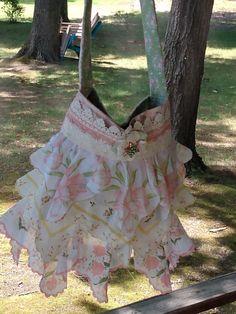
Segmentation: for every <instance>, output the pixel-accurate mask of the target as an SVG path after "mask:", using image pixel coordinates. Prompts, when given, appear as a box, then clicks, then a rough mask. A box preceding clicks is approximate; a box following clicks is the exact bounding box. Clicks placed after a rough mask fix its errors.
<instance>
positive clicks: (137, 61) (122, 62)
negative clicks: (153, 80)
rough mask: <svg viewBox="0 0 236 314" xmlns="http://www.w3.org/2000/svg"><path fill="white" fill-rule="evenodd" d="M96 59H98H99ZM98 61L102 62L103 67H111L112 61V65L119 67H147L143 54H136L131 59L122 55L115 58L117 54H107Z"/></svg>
mask: <svg viewBox="0 0 236 314" xmlns="http://www.w3.org/2000/svg"><path fill="white" fill-rule="evenodd" d="M98 60H99V61H100V59H98ZM94 61H96V60H94ZM107 61H109V62H107ZM100 62H101V64H102V67H105V68H111V63H112V67H114V68H119V69H130V70H131V69H137V70H139V69H145V70H146V69H147V61H146V57H145V56H137V57H133V58H132V59H131V58H122V57H121V58H117V56H115V55H111V54H109V55H106V56H104V57H103V58H102V60H101V61H100Z"/></svg>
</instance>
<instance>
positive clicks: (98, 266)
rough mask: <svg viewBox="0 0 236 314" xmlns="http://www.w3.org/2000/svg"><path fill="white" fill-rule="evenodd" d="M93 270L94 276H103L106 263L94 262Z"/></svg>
mask: <svg viewBox="0 0 236 314" xmlns="http://www.w3.org/2000/svg"><path fill="white" fill-rule="evenodd" d="M91 272H92V274H93V275H94V276H101V275H102V274H103V272H104V265H103V264H102V263H100V262H96V261H95V262H93V264H92V268H91Z"/></svg>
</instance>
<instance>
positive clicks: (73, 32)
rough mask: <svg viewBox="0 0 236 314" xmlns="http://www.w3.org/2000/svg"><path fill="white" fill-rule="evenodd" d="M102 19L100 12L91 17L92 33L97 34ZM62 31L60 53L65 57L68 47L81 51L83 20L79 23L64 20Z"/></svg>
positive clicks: (77, 51)
mask: <svg viewBox="0 0 236 314" xmlns="http://www.w3.org/2000/svg"><path fill="white" fill-rule="evenodd" d="M101 23H102V22H101V19H100V16H99V15H98V13H96V14H95V15H94V17H93V18H92V19H91V33H92V37H94V36H95V34H96V32H97V30H98V28H99V27H100V25H101ZM60 33H61V49H60V54H61V57H62V58H63V57H64V55H65V52H66V50H67V49H72V50H74V51H75V52H76V53H77V54H79V51H80V40H81V36H82V20H80V21H79V22H78V23H70V22H69V23H67V22H62V23H61V27H60Z"/></svg>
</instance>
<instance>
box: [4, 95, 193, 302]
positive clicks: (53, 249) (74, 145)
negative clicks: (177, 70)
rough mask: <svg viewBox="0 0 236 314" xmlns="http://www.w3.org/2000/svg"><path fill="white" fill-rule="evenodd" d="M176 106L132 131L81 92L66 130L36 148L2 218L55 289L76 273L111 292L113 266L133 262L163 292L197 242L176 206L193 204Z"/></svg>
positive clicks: (14, 242) (146, 116)
mask: <svg viewBox="0 0 236 314" xmlns="http://www.w3.org/2000/svg"><path fill="white" fill-rule="evenodd" d="M170 127H171V126H170V114H169V105H168V104H166V105H163V106H160V107H156V108H153V109H150V110H147V111H145V112H143V113H141V114H139V115H138V116H136V117H135V118H134V119H133V120H132V121H131V122H130V125H129V127H128V128H127V129H126V130H124V129H122V128H120V127H119V126H118V125H117V124H116V123H115V122H114V121H112V120H111V119H110V118H108V117H107V116H106V115H104V114H103V113H102V112H101V111H99V110H98V109H97V108H96V107H95V106H94V105H93V104H91V103H90V102H89V101H88V100H87V99H86V98H85V97H84V96H83V95H82V94H80V93H78V94H77V96H76V97H75V99H74V101H73V102H72V104H71V106H70V109H69V110H68V112H67V115H66V117H65V120H64V122H63V125H62V128H61V131H60V132H59V133H57V134H56V135H54V136H53V137H52V138H51V140H50V141H49V143H48V144H47V145H45V146H44V147H43V148H41V149H39V150H37V151H36V152H35V153H33V154H32V155H31V163H32V165H33V166H34V170H32V171H31V172H29V173H27V174H26V175H25V176H24V177H22V178H20V179H19V180H18V181H17V184H16V186H17V189H18V191H19V193H20V195H21V196H22V200H21V201H19V202H18V203H17V204H16V205H15V206H13V207H12V208H10V209H9V210H8V211H7V212H6V213H5V214H3V215H2V216H1V217H0V232H2V233H4V234H5V235H6V236H7V237H8V238H9V239H10V243H11V246H12V255H13V258H14V260H15V261H16V262H17V261H18V259H19V255H20V252H21V249H22V248H25V249H27V251H28V254H29V266H30V268H31V269H32V271H34V272H37V273H38V274H39V275H40V276H41V281H40V289H41V291H42V292H43V293H44V294H45V295H47V296H50V295H53V296H56V295H57V294H58V293H60V292H62V291H63V290H64V289H65V288H66V286H67V273H68V272H69V271H75V272H76V273H78V274H80V275H82V276H84V277H86V278H87V279H88V281H89V283H90V286H91V288H92V290H93V293H94V296H95V297H96V298H97V299H98V301H100V302H106V301H107V283H108V279H109V272H110V271H114V270H116V269H118V268H123V267H127V266H128V263H129V260H130V257H131V256H132V257H133V259H134V267H135V269H136V270H137V271H139V272H141V273H144V274H145V275H146V276H147V277H148V278H149V280H150V283H151V284H152V285H153V287H154V288H155V289H157V290H159V291H161V292H162V293H166V292H169V291H170V290H171V284H170V276H169V270H170V269H173V268H174V267H175V266H176V264H177V262H178V260H179V257H180V256H184V255H187V254H190V253H191V252H192V251H193V250H194V247H193V244H192V242H191V240H190V239H189V238H188V236H187V234H186V233H185V231H184V229H183V227H182V225H181V223H180V221H179V219H178V217H177V216H176V214H175V213H174V210H175V209H176V208H179V207H186V206H187V205H189V204H190V203H192V196H191V195H190V193H189V192H188V191H187V190H186V188H185V187H184V185H183V181H184V177H185V168H184V163H186V162H187V161H188V160H189V159H190V158H191V152H190V150H189V149H187V148H186V147H184V146H182V145H180V144H178V143H177V142H176V141H174V140H173V139H172V138H171V131H170Z"/></svg>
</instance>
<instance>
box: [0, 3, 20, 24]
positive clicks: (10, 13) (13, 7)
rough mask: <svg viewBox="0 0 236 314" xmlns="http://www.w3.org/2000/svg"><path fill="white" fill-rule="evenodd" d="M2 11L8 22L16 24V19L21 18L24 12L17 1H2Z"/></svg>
mask: <svg viewBox="0 0 236 314" xmlns="http://www.w3.org/2000/svg"><path fill="white" fill-rule="evenodd" d="M2 9H3V12H4V13H5V14H6V15H7V17H8V20H9V21H10V22H17V19H18V18H19V17H21V16H22V14H23V11H24V8H23V7H22V6H21V5H20V4H19V0H3V6H2Z"/></svg>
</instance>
